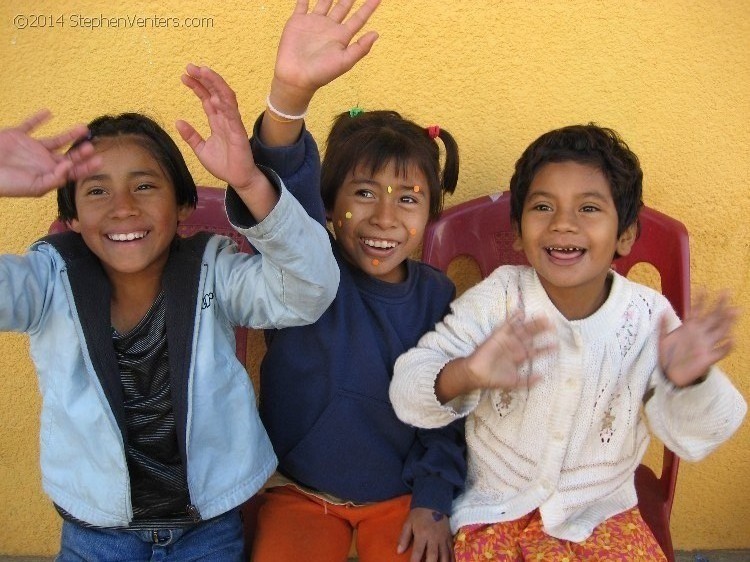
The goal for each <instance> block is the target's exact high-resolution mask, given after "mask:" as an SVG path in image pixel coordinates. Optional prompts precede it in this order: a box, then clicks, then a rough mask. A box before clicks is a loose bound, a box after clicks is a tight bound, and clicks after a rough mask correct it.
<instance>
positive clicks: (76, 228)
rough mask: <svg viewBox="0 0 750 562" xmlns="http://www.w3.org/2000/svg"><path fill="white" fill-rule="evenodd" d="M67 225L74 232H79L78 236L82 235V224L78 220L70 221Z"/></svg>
mask: <svg viewBox="0 0 750 562" xmlns="http://www.w3.org/2000/svg"><path fill="white" fill-rule="evenodd" d="M66 224H67V225H68V228H69V229H70V230H72V231H73V232H77V233H78V234H80V233H81V223H80V222H78V219H70V220H69V221H67V223H66Z"/></svg>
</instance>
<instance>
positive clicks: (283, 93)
mask: <svg viewBox="0 0 750 562" xmlns="http://www.w3.org/2000/svg"><path fill="white" fill-rule="evenodd" d="M313 93H314V92H308V91H306V90H302V89H296V88H293V87H290V86H288V85H286V84H282V83H281V82H280V81H279V80H278V79H277V78H274V79H273V81H272V82H271V92H270V94H269V95H268V98H269V100H270V101H271V104H272V105H273V107H274V109H276V110H278V111H280V112H282V113H285V114H287V115H292V116H299V115H303V114H304V113H305V112H306V111H307V108H308V106H309V105H310V100H312V96H313ZM303 124H304V119H288V118H285V117H282V116H280V115H277V114H276V113H274V112H273V111H272V110H271V109H270V108H268V107H267V108H266V112H265V113H264V114H263V122H262V123H261V126H260V138H261V140H262V141H263V143H264V144H266V145H267V146H269V147H280V146H289V145H291V144H294V143H295V142H296V141H297V139H298V138H299V135H300V133H301V132H302V126H303Z"/></svg>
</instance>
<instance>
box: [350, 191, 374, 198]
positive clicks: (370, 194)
mask: <svg viewBox="0 0 750 562" xmlns="http://www.w3.org/2000/svg"><path fill="white" fill-rule="evenodd" d="M354 194H355V195H356V196H357V197H363V198H365V199H372V198H373V197H375V195H374V194H373V192H372V191H370V190H369V189H358V190H357V191H355V192H354Z"/></svg>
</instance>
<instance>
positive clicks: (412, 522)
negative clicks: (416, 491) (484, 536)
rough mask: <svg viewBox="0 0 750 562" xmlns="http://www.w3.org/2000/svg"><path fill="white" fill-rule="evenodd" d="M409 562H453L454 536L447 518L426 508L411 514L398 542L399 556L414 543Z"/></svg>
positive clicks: (415, 510)
mask: <svg viewBox="0 0 750 562" xmlns="http://www.w3.org/2000/svg"><path fill="white" fill-rule="evenodd" d="M412 539H413V542H414V544H413V546H412V551H411V558H410V559H409V562H453V561H454V557H453V535H451V527H450V520H449V519H448V517H447V516H445V515H443V514H442V513H438V512H437V511H433V510H432V509H428V508H426V507H415V508H414V509H412V510H411V511H410V512H409V517H408V518H407V519H406V523H404V527H403V530H402V531H401V537H400V538H399V541H398V550H397V552H398V554H401V553H403V552H406V550H407V549H408V548H409V543H410V542H412Z"/></svg>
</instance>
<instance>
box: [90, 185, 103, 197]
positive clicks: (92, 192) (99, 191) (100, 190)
mask: <svg viewBox="0 0 750 562" xmlns="http://www.w3.org/2000/svg"><path fill="white" fill-rule="evenodd" d="M103 194H104V188H103V187H92V188H89V189H88V190H87V191H86V195H103Z"/></svg>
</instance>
